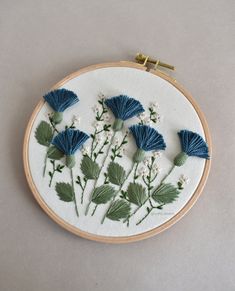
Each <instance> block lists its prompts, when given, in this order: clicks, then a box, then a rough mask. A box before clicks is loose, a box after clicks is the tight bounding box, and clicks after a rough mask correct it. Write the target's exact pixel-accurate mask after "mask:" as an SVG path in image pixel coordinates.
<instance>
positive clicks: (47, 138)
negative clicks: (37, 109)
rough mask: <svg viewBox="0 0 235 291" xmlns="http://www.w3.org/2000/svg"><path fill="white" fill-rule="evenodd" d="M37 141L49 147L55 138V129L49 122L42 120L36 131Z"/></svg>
mask: <svg viewBox="0 0 235 291" xmlns="http://www.w3.org/2000/svg"><path fill="white" fill-rule="evenodd" d="M35 137H36V139H37V142H38V143H39V144H41V145H43V146H46V147H49V145H50V143H51V140H52V138H53V130H52V128H51V126H50V124H49V123H47V122H46V121H41V123H40V124H39V125H38V127H37V129H36V131H35Z"/></svg>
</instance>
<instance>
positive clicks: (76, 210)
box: [70, 168, 79, 217]
mask: <svg viewBox="0 0 235 291" xmlns="http://www.w3.org/2000/svg"><path fill="white" fill-rule="evenodd" d="M70 175H71V185H72V189H73V201H74V205H75V212H76V214H77V217H79V212H78V206H77V200H76V195H75V189H74V179H73V169H72V168H70Z"/></svg>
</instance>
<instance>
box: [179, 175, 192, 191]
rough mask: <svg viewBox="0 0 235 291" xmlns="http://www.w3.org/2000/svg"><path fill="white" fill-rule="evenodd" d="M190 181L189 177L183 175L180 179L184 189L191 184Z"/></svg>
mask: <svg viewBox="0 0 235 291" xmlns="http://www.w3.org/2000/svg"><path fill="white" fill-rule="evenodd" d="M189 182H190V179H189V178H188V177H186V176H185V175H181V176H180V178H179V183H180V185H181V187H182V188H184V186H186V185H187V184H189Z"/></svg>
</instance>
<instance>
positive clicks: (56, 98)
mask: <svg viewBox="0 0 235 291" xmlns="http://www.w3.org/2000/svg"><path fill="white" fill-rule="evenodd" d="M43 97H44V99H45V100H46V101H47V102H48V104H49V105H50V106H51V107H52V109H53V110H54V111H56V112H64V111H65V109H67V108H68V107H70V106H72V105H74V104H75V103H77V102H78V101H79V99H78V96H77V95H76V94H75V93H74V92H72V91H70V90H67V89H57V90H54V91H51V92H49V93H47V94H46V95H45V96H43Z"/></svg>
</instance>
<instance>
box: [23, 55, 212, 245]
mask: <svg viewBox="0 0 235 291" xmlns="http://www.w3.org/2000/svg"><path fill="white" fill-rule="evenodd" d="M107 67H130V68H135V69H138V70H146V67H143V66H142V65H140V64H136V63H132V62H126V61H121V62H113V63H104V64H98V65H92V66H88V67H86V68H83V69H81V70H79V71H77V72H75V73H72V74H70V75H69V76H67V77H65V78H64V79H63V80H61V81H60V82H58V83H57V84H56V85H54V86H53V87H52V89H56V88H58V87H61V86H63V84H65V83H66V82H68V81H69V80H71V79H73V78H75V77H77V76H79V75H82V74H84V73H86V72H89V71H93V70H96V69H100V68H107ZM150 74H154V75H157V76H159V77H161V78H162V79H164V80H166V81H168V82H169V83H170V84H172V85H173V86H174V87H176V88H177V89H178V90H179V91H180V92H181V93H182V94H183V95H184V96H185V97H186V98H187V99H188V100H189V102H190V103H191V104H192V106H193V107H194V109H195V111H196V112H197V114H198V116H199V118H200V121H201V123H202V126H203V129H204V133H205V137H206V141H207V143H208V146H209V151H210V155H211V153H212V149H211V137H210V133H209V129H208V125H207V122H206V119H205V117H204V115H203V113H202V111H201V110H200V108H199V106H198V105H197V103H196V102H195V101H194V99H193V98H192V96H191V95H190V93H189V92H187V91H186V90H185V89H184V88H183V87H182V86H181V85H179V84H178V82H176V81H175V80H174V79H172V78H171V77H169V76H167V75H165V74H164V73H162V72H160V71H154V70H150ZM43 104H44V100H41V101H40V102H39V103H38V105H37V106H36V108H35V109H34V111H33V113H32V115H31V118H30V120H29V123H28V125H27V128H26V132H25V137H24V145H23V162H24V171H25V175H26V178H27V181H28V184H29V187H30V189H31V191H32V193H33V195H34V197H35V199H36V200H37V202H38V203H39V205H40V206H41V207H42V209H43V210H44V211H45V212H46V213H47V214H48V215H49V216H50V217H51V218H52V219H53V220H54V221H55V222H56V223H58V224H59V225H61V226H62V227H63V228H65V229H67V230H68V231H70V232H72V233H74V234H76V235H79V236H81V237H83V238H86V239H90V240H94V241H99V242H106V243H128V242H133V241H138V240H143V239H146V238H149V237H151V236H154V235H156V234H158V233H160V232H162V231H163V230H165V229H167V228H169V227H170V226H171V225H173V224H174V223H176V222H177V221H178V220H179V219H180V218H181V217H182V216H184V215H185V214H186V212H188V210H189V209H190V208H191V207H192V206H193V204H194V203H195V202H196V200H197V199H198V197H199V196H200V194H201V192H202V190H203V188H204V185H205V183H206V180H207V177H208V175H209V170H210V165H211V160H206V162H205V167H204V171H203V175H202V178H201V180H200V182H199V184H198V187H197V189H196V190H195V192H194V194H193V195H192V197H191V198H190V200H189V201H188V202H187V203H186V205H185V206H184V207H183V208H182V209H181V210H180V211H179V212H178V213H177V214H176V215H174V216H173V217H172V218H171V219H169V220H168V221H167V222H165V223H163V224H162V225H160V226H158V227H156V228H153V229H151V230H149V231H146V232H143V233H141V234H137V235H132V236H123V237H111V236H101V235H94V234H91V233H88V232H85V231H82V230H80V229H78V228H77V227H74V226H72V225H70V224H69V223H67V222H66V221H64V220H63V219H62V218H60V217H59V216H58V215H57V214H55V212H54V211H53V210H52V209H51V208H50V207H49V206H48V205H47V204H46V203H45V201H44V200H43V199H42V197H41V195H40V193H39V192H38V190H37V188H36V186H35V184H34V182H33V179H32V176H31V172H30V167H29V157H28V147H29V138H30V134H31V129H32V126H33V124H34V121H35V118H36V116H37V114H38V112H39V111H40V110H41V108H42V106H43Z"/></svg>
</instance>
